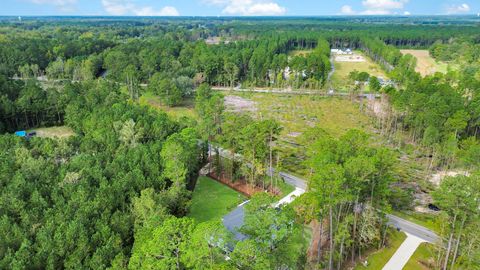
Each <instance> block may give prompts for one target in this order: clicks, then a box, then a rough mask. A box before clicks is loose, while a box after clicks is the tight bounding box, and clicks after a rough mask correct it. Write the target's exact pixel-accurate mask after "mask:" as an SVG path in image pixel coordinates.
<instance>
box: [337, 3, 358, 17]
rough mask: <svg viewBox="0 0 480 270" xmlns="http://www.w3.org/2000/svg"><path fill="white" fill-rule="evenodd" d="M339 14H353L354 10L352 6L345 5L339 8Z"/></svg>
mask: <svg viewBox="0 0 480 270" xmlns="http://www.w3.org/2000/svg"><path fill="white" fill-rule="evenodd" d="M340 12H341V14H343V15H354V14H355V13H356V12H355V10H353V8H352V6H348V5H345V6H343V7H342V8H341V9H340Z"/></svg>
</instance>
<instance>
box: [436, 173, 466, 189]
mask: <svg viewBox="0 0 480 270" xmlns="http://www.w3.org/2000/svg"><path fill="white" fill-rule="evenodd" d="M458 175H463V176H470V173H469V172H467V171H441V172H436V173H434V174H432V176H431V177H430V178H429V179H428V181H430V182H431V183H432V184H434V185H435V186H439V185H440V183H441V182H442V180H443V179H444V178H445V177H455V176H458Z"/></svg>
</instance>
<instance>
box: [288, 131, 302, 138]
mask: <svg viewBox="0 0 480 270" xmlns="http://www.w3.org/2000/svg"><path fill="white" fill-rule="evenodd" d="M302 134H303V133H302V132H290V133H288V134H287V136H288V137H292V138H297V137H299V136H300V135H302Z"/></svg>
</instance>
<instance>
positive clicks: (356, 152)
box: [300, 129, 397, 269]
mask: <svg viewBox="0 0 480 270" xmlns="http://www.w3.org/2000/svg"><path fill="white" fill-rule="evenodd" d="M310 141H311V142H312V143H311V144H310V146H309V147H307V155H308V159H307V162H306V166H307V167H308V169H309V172H310V173H309V183H308V190H307V193H306V194H305V196H303V197H301V198H300V199H301V206H302V207H301V209H302V213H301V215H302V216H304V217H307V220H306V221H307V222H308V221H310V220H317V221H318V222H319V224H320V229H319V235H320V239H319V243H318V250H317V252H316V256H315V257H316V258H315V259H316V260H314V261H315V262H316V263H317V264H318V265H320V267H322V268H324V269H342V267H344V266H345V265H347V264H348V263H349V262H350V261H351V262H352V263H353V262H355V261H356V260H357V258H358V256H360V254H364V252H365V251H366V250H368V249H369V248H377V247H381V246H384V245H385V244H386V243H387V241H388V240H387V236H388V233H387V230H388V225H387V224H386V220H385V218H384V215H383V213H382V211H388V209H389V207H390V201H389V200H390V191H391V189H390V184H391V183H392V182H393V181H394V175H393V167H394V164H395V162H396V159H397V158H396V156H395V155H394V153H393V152H392V151H391V150H389V149H387V148H383V147H373V146H370V143H369V136H368V135H367V134H365V133H363V132H361V131H358V130H350V131H348V132H347V133H346V134H345V135H343V136H342V137H340V138H339V139H336V138H333V137H331V136H329V135H327V134H326V132H324V131H322V130H321V129H317V130H315V131H314V132H312V133H311V136H310Z"/></svg>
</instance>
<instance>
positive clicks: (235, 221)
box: [221, 149, 441, 243]
mask: <svg viewBox="0 0 480 270" xmlns="http://www.w3.org/2000/svg"><path fill="white" fill-rule="evenodd" d="M222 150H223V149H222ZM221 152H223V151H221ZM268 174H270V173H268ZM279 175H280V177H282V178H283V180H285V182H286V183H287V184H289V185H292V186H294V187H295V188H296V189H298V190H301V191H303V192H304V191H305V190H307V182H306V181H305V180H304V179H302V178H300V177H297V176H294V175H291V174H289V173H286V172H279ZM303 192H301V193H303ZM292 193H295V191H294V192H292ZM292 193H291V194H292ZM301 193H298V192H297V194H294V195H299V194H301ZM291 194H289V195H287V197H288V196H290V195H291ZM293 199H294V197H293V198H291V200H293ZM248 202H249V201H245V202H243V203H242V204H240V205H239V206H238V207H237V208H235V209H234V210H233V211H232V212H230V213H228V214H227V215H225V216H224V217H223V224H224V225H225V227H226V228H227V229H228V230H229V231H231V232H232V233H233V234H234V235H235V238H236V239H237V240H244V239H245V238H246V236H245V235H243V234H241V233H240V232H238V229H239V228H240V227H242V225H243V222H244V217H245V211H244V205H245V204H247V203H248ZM386 216H387V218H388V224H389V225H390V226H392V227H394V228H396V229H399V230H401V231H404V232H406V233H409V234H411V235H413V236H416V237H418V238H420V239H422V240H424V241H426V242H430V243H435V242H438V241H440V239H441V238H440V237H439V236H438V235H436V234H435V233H434V232H433V231H431V230H429V229H427V228H425V227H423V226H420V225H418V224H415V223H412V222H410V221H408V220H405V219H402V218H400V217H397V216H394V215H391V214H386Z"/></svg>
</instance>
